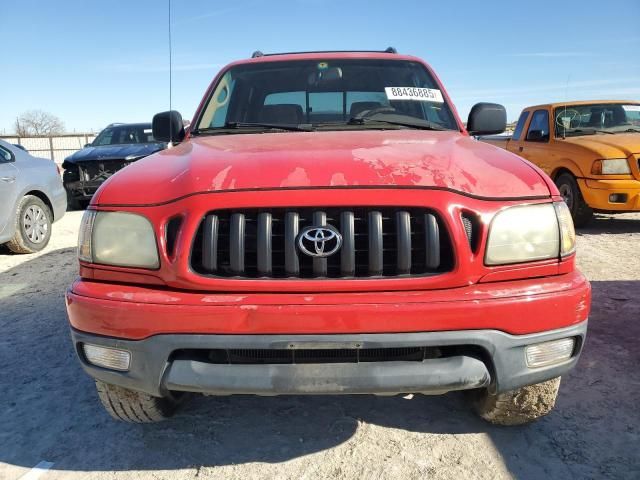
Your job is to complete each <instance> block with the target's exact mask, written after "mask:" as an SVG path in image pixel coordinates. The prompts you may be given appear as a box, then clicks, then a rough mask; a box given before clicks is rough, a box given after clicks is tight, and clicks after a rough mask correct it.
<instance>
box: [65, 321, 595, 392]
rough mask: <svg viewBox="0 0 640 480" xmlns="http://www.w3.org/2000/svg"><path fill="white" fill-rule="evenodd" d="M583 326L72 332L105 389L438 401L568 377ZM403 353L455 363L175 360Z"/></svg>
mask: <svg viewBox="0 0 640 480" xmlns="http://www.w3.org/2000/svg"><path fill="white" fill-rule="evenodd" d="M586 331H587V322H586V321H585V322H582V323H580V324H578V325H574V326H571V327H568V328H564V329H559V330H553V331H550V332H543V333H536V334H530V335H509V334H506V333H504V332H499V331H497V330H466V331H457V332H423V333H398V334H362V335H157V336H154V337H150V338H148V339H145V340H138V341H127V340H119V339H114V338H107V337H100V336H96V335H91V334H87V333H83V332H80V331H77V330H72V334H71V335H72V338H73V342H74V345H76V348H77V351H78V355H79V357H80V360H81V362H82V366H83V368H84V369H85V371H86V372H87V373H88V374H89V375H91V376H92V377H94V378H96V379H98V380H101V381H103V382H105V383H110V384H114V385H120V386H122V387H125V388H130V389H133V390H139V391H143V392H146V393H149V394H151V395H156V396H162V395H166V393H167V392H168V391H185V392H199V393H206V394H212V395H229V394H258V395H280V394H355V393H370V394H397V393H425V394H441V393H446V392H449V391H454V390H468V389H474V388H480V387H488V388H489V389H490V390H491V391H493V392H501V391H506V390H513V389H515V388H519V387H522V386H524V385H531V384H534V383H538V382H542V381H545V380H549V379H551V378H555V377H557V376H560V375H563V374H565V373H566V372H567V371H569V370H570V369H571V368H573V367H574V366H575V364H576V363H577V361H578V357H579V355H580V352H581V350H582V346H583V344H584V339H585V336H586ZM567 337H573V338H575V340H576V347H575V348H574V352H573V355H572V357H571V358H570V359H568V360H566V361H564V362H562V363H560V364H557V365H553V366H549V367H541V368H529V367H528V366H527V365H526V361H525V353H524V349H525V347H526V346H527V345H531V344H534V343H539V342H545V341H550V340H556V339H561V338H567ZM83 343H90V344H95V345H101V346H106V347H115V348H120V349H125V350H128V351H130V352H131V368H130V370H129V371H128V372H116V371H111V370H107V369H104V368H100V367H96V366H94V365H91V364H89V363H88V362H87V361H86V359H85V358H84V355H83V354H82V348H81V347H82V344H83ZM354 344H357V345H358V348H362V349H366V348H402V347H411V346H424V347H438V348H443V347H447V346H451V347H453V346H455V347H457V348H458V349H459V350H458V351H459V354H458V355H452V356H448V357H445V358H435V359H429V360H422V361H398V362H371V363H319V364H252V365H238V364H216V363H209V362H207V361H203V360H201V359H199V360H198V359H183V358H181V357H177V358H174V356H173V355H174V353H175V351H176V349H181V350H190V351H193V350H200V349H218V348H220V349H278V350H281V349H286V348H288V347H290V346H292V345H295V346H300V345H303V346H304V347H305V348H309V347H311V348H313V347H314V346H321V347H326V346H327V345H331V346H332V347H333V348H340V347H341V346H342V347H345V348H346V347H347V346H353V345H354Z"/></svg>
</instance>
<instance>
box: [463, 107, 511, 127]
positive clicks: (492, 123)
mask: <svg viewBox="0 0 640 480" xmlns="http://www.w3.org/2000/svg"><path fill="white" fill-rule="evenodd" d="M506 128H507V111H506V110H505V109H504V107H503V106H502V105H498V104H497V103H476V104H475V105H474V106H473V108H472V109H471V112H469V120H468V121H467V131H468V132H469V135H495V134H497V133H502V132H504V131H505V130H506Z"/></svg>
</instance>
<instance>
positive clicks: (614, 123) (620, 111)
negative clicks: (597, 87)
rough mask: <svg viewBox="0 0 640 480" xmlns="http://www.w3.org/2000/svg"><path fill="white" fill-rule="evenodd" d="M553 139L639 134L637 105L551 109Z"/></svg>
mask: <svg viewBox="0 0 640 480" xmlns="http://www.w3.org/2000/svg"><path fill="white" fill-rule="evenodd" d="M554 118H555V129H556V137H570V136H576V135H593V134H596V133H627V132H629V133H640V104H625V103H594V104H588V105H567V106H566V107H558V108H556V109H555V110H554Z"/></svg>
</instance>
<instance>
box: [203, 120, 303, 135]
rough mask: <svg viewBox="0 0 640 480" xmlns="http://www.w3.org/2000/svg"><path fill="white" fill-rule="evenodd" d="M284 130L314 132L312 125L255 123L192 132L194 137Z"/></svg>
mask: <svg viewBox="0 0 640 480" xmlns="http://www.w3.org/2000/svg"><path fill="white" fill-rule="evenodd" d="M245 128H246V129H253V130H265V129H266V130H283V131H286V132H312V131H313V128H312V127H311V126H310V125H303V124H301V125H294V124H289V123H253V122H227V123H225V124H224V126H223V127H207V128H199V129H197V130H193V131H192V132H191V134H192V135H199V134H203V133H204V134H206V133H229V131H230V130H241V129H245Z"/></svg>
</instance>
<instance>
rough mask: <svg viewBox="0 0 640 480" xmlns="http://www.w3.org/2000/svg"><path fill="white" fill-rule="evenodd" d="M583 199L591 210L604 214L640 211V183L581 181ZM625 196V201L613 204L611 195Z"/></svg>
mask: <svg viewBox="0 0 640 480" xmlns="http://www.w3.org/2000/svg"><path fill="white" fill-rule="evenodd" d="M578 184H579V186H580V191H581V192H582V197H583V198H584V200H585V202H587V205H589V206H590V207H591V208H593V209H595V210H599V211H603V212H638V211H640V181H638V180H593V179H589V178H585V179H579V180H578ZM614 194H615V195H623V196H625V198H626V200H625V201H622V202H621V201H616V202H611V201H610V196H611V195H614Z"/></svg>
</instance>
